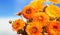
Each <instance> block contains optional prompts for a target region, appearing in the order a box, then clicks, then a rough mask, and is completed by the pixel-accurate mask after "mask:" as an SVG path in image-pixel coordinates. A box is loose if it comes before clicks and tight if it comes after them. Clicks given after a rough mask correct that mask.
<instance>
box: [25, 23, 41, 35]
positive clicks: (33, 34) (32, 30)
mask: <svg viewBox="0 0 60 35" xmlns="http://www.w3.org/2000/svg"><path fill="white" fill-rule="evenodd" d="M26 32H27V34H28V35H41V32H42V25H41V24H40V23H39V22H31V23H29V25H27V27H26Z"/></svg>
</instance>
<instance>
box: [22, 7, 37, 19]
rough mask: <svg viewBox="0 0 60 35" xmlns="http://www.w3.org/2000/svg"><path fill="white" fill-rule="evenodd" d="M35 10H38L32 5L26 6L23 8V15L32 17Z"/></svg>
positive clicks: (28, 17)
mask: <svg viewBox="0 0 60 35" xmlns="http://www.w3.org/2000/svg"><path fill="white" fill-rule="evenodd" d="M34 12H36V10H35V9H34V8H32V7H31V6H25V7H24V8H23V10H22V15H23V16H24V17H25V18H27V19H30V18H32V17H33V13H34Z"/></svg>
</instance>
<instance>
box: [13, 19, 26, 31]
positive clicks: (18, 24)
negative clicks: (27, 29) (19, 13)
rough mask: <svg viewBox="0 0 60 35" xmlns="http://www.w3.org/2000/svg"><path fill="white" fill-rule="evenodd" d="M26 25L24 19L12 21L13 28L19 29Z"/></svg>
mask: <svg viewBox="0 0 60 35" xmlns="http://www.w3.org/2000/svg"><path fill="white" fill-rule="evenodd" d="M24 26H25V22H24V21H23V20H22V19H17V20H15V21H14V22H13V23H12V29H13V30H15V31H18V30H19V29H22V28H23V27H24Z"/></svg>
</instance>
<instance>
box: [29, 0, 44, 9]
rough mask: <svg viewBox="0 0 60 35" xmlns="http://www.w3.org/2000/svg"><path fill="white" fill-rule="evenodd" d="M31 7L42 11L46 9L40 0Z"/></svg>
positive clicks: (32, 3)
mask: <svg viewBox="0 0 60 35" xmlns="http://www.w3.org/2000/svg"><path fill="white" fill-rule="evenodd" d="M29 5H30V6H32V7H33V8H35V9H36V10H39V9H40V10H42V9H43V7H44V5H43V3H41V1H40V0H38V1H31V2H30V4H29Z"/></svg>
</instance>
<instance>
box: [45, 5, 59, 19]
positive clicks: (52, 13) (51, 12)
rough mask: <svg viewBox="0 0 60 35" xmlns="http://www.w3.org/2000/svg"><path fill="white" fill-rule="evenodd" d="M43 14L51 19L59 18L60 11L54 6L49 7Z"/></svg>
mask: <svg viewBox="0 0 60 35" xmlns="http://www.w3.org/2000/svg"><path fill="white" fill-rule="evenodd" d="M45 12H46V13H47V14H48V15H49V16H50V17H53V18H56V17H59V16H60V9H59V7H57V6H55V5H49V6H48V7H47V8H46V9H45Z"/></svg>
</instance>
